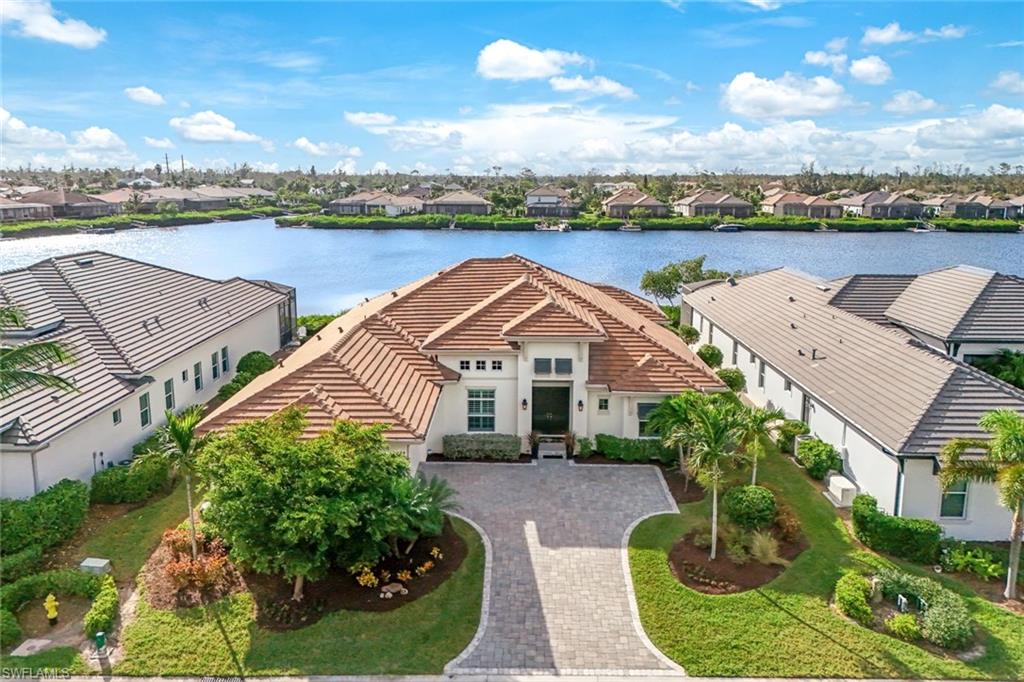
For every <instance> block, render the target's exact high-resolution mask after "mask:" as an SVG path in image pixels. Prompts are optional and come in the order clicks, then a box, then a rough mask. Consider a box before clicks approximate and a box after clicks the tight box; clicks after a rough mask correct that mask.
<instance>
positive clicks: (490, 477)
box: [420, 460, 679, 675]
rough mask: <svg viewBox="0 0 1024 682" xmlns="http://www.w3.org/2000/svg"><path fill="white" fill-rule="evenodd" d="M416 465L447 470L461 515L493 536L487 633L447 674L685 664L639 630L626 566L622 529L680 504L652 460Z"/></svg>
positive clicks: (639, 669)
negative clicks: (611, 463)
mask: <svg viewBox="0 0 1024 682" xmlns="http://www.w3.org/2000/svg"><path fill="white" fill-rule="evenodd" d="M420 470H421V471H422V472H423V473H425V474H426V475H427V476H432V475H435V474H436V475H438V476H441V477H443V478H445V479H447V480H448V482H449V483H450V484H451V485H452V487H454V488H455V489H456V490H457V491H458V493H459V496H458V502H459V505H460V506H461V507H462V509H461V512H460V513H461V515H462V516H465V517H467V518H469V519H470V520H472V521H473V522H475V523H476V524H477V525H479V526H480V527H481V528H482V529H483V530H484V532H485V533H486V534H487V536H488V538H489V541H490V547H489V551H490V555H489V556H488V562H489V570H490V583H489V587H485V589H487V590H489V595H486V596H485V604H486V605H487V606H486V611H485V614H484V615H485V618H484V620H482V621H481V631H480V632H478V633H477V637H476V639H474V640H473V643H471V644H470V645H469V647H468V648H467V649H466V651H465V652H463V653H462V655H460V656H459V657H458V658H456V659H455V660H454V661H452V662H451V663H450V664H449V666H448V668H447V669H446V671H447V672H459V673H541V672H546V673H555V672H557V673H561V674H584V673H589V674H598V673H603V674H627V673H628V674H633V675H635V674H643V673H649V674H662V675H664V674H665V673H666V672H669V671H672V670H679V669H678V668H677V667H675V666H674V664H672V663H670V662H669V661H668V660H667V659H666V658H664V657H663V656H661V654H660V653H658V652H657V651H656V650H655V649H654V647H653V646H652V645H651V644H650V642H648V641H647V638H646V636H644V635H642V632H641V630H640V627H639V623H638V622H637V621H636V618H635V615H634V614H635V605H634V603H633V596H632V589H631V588H630V587H629V586H628V585H627V583H626V580H627V576H626V574H625V570H626V569H625V566H624V564H625V560H624V554H623V552H624V550H623V546H622V544H623V536H624V534H625V532H626V530H627V529H628V528H629V527H630V526H631V525H632V524H633V523H634V522H635V521H637V520H638V519H640V518H642V517H644V516H648V515H650V514H655V513H664V512H670V511H675V510H676V506H675V504H674V503H673V502H672V499H671V497H670V496H669V493H668V490H667V488H666V487H665V484H664V481H663V479H662V477H661V473H660V472H659V471H658V470H657V469H656V468H654V467H648V466H601V465H584V464H580V465H571V464H568V463H566V462H564V461H550V460H548V461H542V462H540V463H539V464H537V465H526V464H472V463H440V462H436V463H435V462H430V463H426V464H424V465H422V466H421V469H420ZM630 584H631V583H630ZM488 597H489V599H488Z"/></svg>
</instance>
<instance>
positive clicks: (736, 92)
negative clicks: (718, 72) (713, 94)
mask: <svg viewBox="0 0 1024 682" xmlns="http://www.w3.org/2000/svg"><path fill="white" fill-rule="evenodd" d="M849 104H851V100H850V98H849V96H848V95H847V94H846V91H845V90H844V89H843V86H842V85H840V84H839V83H837V82H835V81H834V80H832V79H831V78H826V77H825V76H815V77H813V78H804V77H803V76H799V75H797V74H793V73H788V72H787V73H785V74H784V75H783V76H781V77H780V78H776V79H775V80H772V79H769V78H761V77H760V76H758V75H757V74H755V73H753V72H752V71H744V72H743V73H740V74H737V75H736V76H735V77H734V78H733V79H732V81H731V82H730V83H729V84H728V85H727V86H726V87H725V90H724V92H723V94H722V105H723V106H724V107H725V108H726V109H728V110H729V111H731V112H733V113H735V114H740V115H741V116H746V117H747V118H753V119H777V118H793V117H798V116H817V115H821V114H827V113H830V112H833V111H835V110H837V109H839V108H840V107H844V106H848V105H849Z"/></svg>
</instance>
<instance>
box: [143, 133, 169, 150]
mask: <svg viewBox="0 0 1024 682" xmlns="http://www.w3.org/2000/svg"><path fill="white" fill-rule="evenodd" d="M142 141H143V142H145V143H146V144H148V145H149V146H150V147H156V148H157V149H174V143H173V142H171V138H169V137H149V136H148V135H146V136H144V137H143V138H142Z"/></svg>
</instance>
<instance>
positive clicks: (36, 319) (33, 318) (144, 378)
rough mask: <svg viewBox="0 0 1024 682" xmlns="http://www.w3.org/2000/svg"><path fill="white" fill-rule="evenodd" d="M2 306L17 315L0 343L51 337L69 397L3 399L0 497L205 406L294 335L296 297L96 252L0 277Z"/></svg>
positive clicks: (80, 470) (94, 464)
mask: <svg viewBox="0 0 1024 682" xmlns="http://www.w3.org/2000/svg"><path fill="white" fill-rule="evenodd" d="M0 299H2V300H3V301H4V303H5V304H6V305H14V306H17V307H18V308H20V309H21V310H22V311H23V312H24V314H25V317H26V319H25V326H24V327H21V328H18V329H9V330H4V333H3V344H4V345H5V346H6V345H15V346H16V345H19V344H22V343H28V342H31V341H38V340H47V341H59V342H61V343H63V344H64V345H65V346H66V347H67V348H68V349H69V350H70V351H71V353H72V354H73V355H74V358H75V360H74V361H73V362H71V363H69V364H66V365H62V366H59V367H56V368H54V369H53V373H54V374H56V375H57V376H60V377H62V378H64V379H67V380H68V381H70V382H72V383H73V384H74V386H75V390H74V391H63V390H60V389H56V388H27V389H22V390H20V391H18V392H16V393H14V394H13V395H11V396H9V397H7V398H4V399H2V400H0V496H2V497H28V496H30V495H33V494H35V493H37V492H39V491H41V490H43V489H45V488H47V487H49V486H51V485H53V484H54V483H56V482H58V481H60V480H61V479H65V478H70V479H78V480H82V481H87V480H89V479H90V478H91V477H92V475H93V474H94V473H95V472H97V471H99V470H100V469H102V468H104V467H109V466H115V465H117V464H118V463H121V462H123V461H126V460H128V459H130V458H131V457H132V446H133V445H134V444H135V443H137V442H139V441H141V440H143V439H144V438H146V437H147V436H149V435H151V434H152V433H153V432H154V430H155V429H156V428H157V427H159V426H160V425H161V424H163V423H164V421H165V419H164V411H165V410H175V411H178V410H181V409H183V408H185V407H187V406H189V405H193V404H196V403H205V402H207V401H209V400H211V399H212V398H213V397H214V396H215V395H216V394H217V390H218V389H219V388H220V387H221V386H222V385H224V384H225V383H226V382H227V381H230V380H231V379H232V378H233V377H234V375H235V363H236V362H237V361H238V360H239V358H241V357H242V356H243V355H245V354H246V353H248V352H249V351H252V350H260V351H264V352H267V353H273V352H275V351H277V350H278V349H280V348H281V347H282V346H284V345H286V344H288V343H289V342H290V341H291V339H292V333H293V328H294V326H295V292H294V290H293V289H291V288H290V287H286V286H283V285H278V284H274V283H272V282H263V281H261V282H254V281H249V280H245V279H241V278H238V277H236V278H232V279H228V280H213V279H207V278H205V277H199V276H196V275H191V274H188V273H185V272H180V271H177V270H171V269H168V268H164V267H160V266H157V265H151V264H149V263H143V262H140V261H136V260H132V259H129V258H123V257H121V256H115V255H112V254H109V253H103V252H100V251H91V252H87V253H78V254H74V255H68V256H59V257H55V258H48V259H46V260H42V261H39V262H38V263H35V264H34V265H30V266H28V267H25V268H20V269H16V270H8V271H6V272H3V273H0Z"/></svg>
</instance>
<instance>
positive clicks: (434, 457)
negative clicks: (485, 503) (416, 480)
mask: <svg viewBox="0 0 1024 682" xmlns="http://www.w3.org/2000/svg"><path fill="white" fill-rule="evenodd" d="M427 461H428V462H468V463H470V464H529V463H530V462H533V461H534V458H533V455H530V454H529V453H527V454H525V455H519V459H448V458H447V457H445V456H444V455H442V454H440V453H437V452H431V453H430V454H429V455H427Z"/></svg>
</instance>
